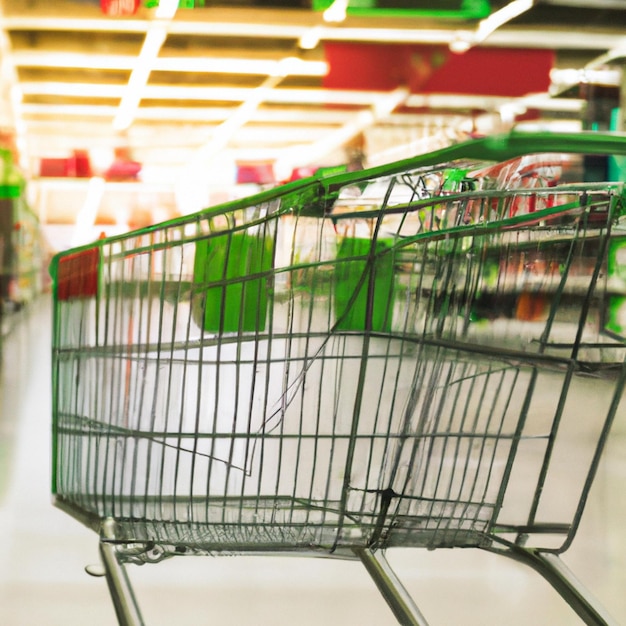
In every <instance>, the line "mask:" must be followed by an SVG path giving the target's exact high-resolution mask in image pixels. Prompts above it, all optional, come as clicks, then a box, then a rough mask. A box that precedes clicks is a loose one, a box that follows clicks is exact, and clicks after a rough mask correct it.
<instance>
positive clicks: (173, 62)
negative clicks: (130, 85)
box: [12, 50, 328, 76]
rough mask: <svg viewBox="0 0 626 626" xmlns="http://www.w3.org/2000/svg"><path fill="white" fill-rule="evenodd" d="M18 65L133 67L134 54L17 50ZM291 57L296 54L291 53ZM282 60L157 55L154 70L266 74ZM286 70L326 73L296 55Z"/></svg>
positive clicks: (322, 66) (320, 65)
mask: <svg viewBox="0 0 626 626" xmlns="http://www.w3.org/2000/svg"><path fill="white" fill-rule="evenodd" d="M12 58H13V63H14V64H15V65H16V66H17V67H50V68H52V67H54V68H89V69H123V70H132V69H133V68H134V67H135V65H136V63H137V57H136V56H133V55H130V54H127V55H123V54H82V53H66V52H53V51H45V50H42V51H35V50H20V51H18V52H15V53H14V54H13V55H12ZM291 58H292V59H293V58H295V57H291ZM280 63H282V61H281V60H279V61H276V60H275V59H240V58H223V57H165V58H159V57H157V58H156V59H155V60H154V63H153V65H152V69H153V70H159V71H164V72H211V73H214V74H258V75H259V76H269V75H270V74H275V73H276V72H277V66H278V65H279V64H280ZM289 73H290V74H291V75H294V76H325V75H326V74H327V73H328V63H327V62H326V61H306V60H304V59H297V63H293V62H290V65H289Z"/></svg>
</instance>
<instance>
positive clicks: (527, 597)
mask: <svg viewBox="0 0 626 626" xmlns="http://www.w3.org/2000/svg"><path fill="white" fill-rule="evenodd" d="M49 346H50V306H49V302H48V300H47V299H46V298H43V299H42V300H41V301H39V302H38V303H36V304H35V305H33V307H32V308H31V309H30V310H29V311H28V312H27V313H24V314H21V317H20V319H19V322H18V323H17V324H16V326H15V327H14V328H13V330H12V332H11V333H10V335H9V337H8V338H7V339H6V340H5V344H4V351H3V358H2V368H1V380H0V624H2V625H3V626H5V625H6V626H35V625H36V626H73V625H81V626H84V625H85V624H89V625H90V626H104V625H112V624H114V623H115V617H114V613H113V609H112V606H111V603H110V600H109V597H108V592H107V589H106V584H105V582H104V580H103V579H99V578H91V577H89V576H88V575H87V574H86V573H85V572H84V569H83V568H84V566H85V565H88V564H91V563H96V562H97V560H98V557H97V537H96V535H95V534H94V533H92V532H91V531H89V530H87V529H85V528H83V527H82V526H81V525H80V524H79V523H78V522H76V521H74V520H73V519H71V518H70V517H68V516H67V515H65V514H63V513H61V512H60V511H58V510H56V509H55V508H54V507H53V506H52V504H51V498H50V494H49V484H50V471H49V466H50V454H49V448H50V411H51V396H50V359H49ZM622 404H623V405H626V403H622ZM583 410H584V409H583ZM589 417H590V416H589V415H588V414H581V420H584V419H589ZM625 485H626V406H622V407H620V413H619V415H618V419H617V423H616V424H615V427H614V430H613V433H612V438H611V440H610V444H609V446H608V450H607V453H606V454H605V457H604V461H603V463H602V465H601V468H600V472H599V475H598V477H597V480H596V483H595V485H594V488H593V490H592V492H591V496H590V499H589V503H588V508H587V511H586V514H585V516H584V517H583V522H582V526H581V528H580V531H579V533H578V536H577V537H576V539H575V541H574V545H573V547H572V548H571V550H570V551H568V552H567V553H566V555H565V557H564V560H565V561H566V563H567V564H568V565H569V566H570V567H572V569H574V570H575V571H576V572H577V574H578V575H579V577H580V579H581V580H582V581H583V582H584V583H585V584H586V585H587V586H588V587H589V588H591V589H592V590H593V592H594V593H595V595H596V596H598V597H599V598H600V599H601V600H602V601H603V602H604V604H605V606H606V607H607V609H608V610H609V611H610V613H611V614H612V615H613V616H614V618H615V619H616V621H617V622H618V623H624V624H626V593H624V589H626V532H625V530H624V519H626V489H625V488H624V487H625ZM565 488H566V486H565V485H564V489H565ZM388 556H389V559H390V561H391V563H392V564H393V565H394V566H395V567H396V570H397V571H398V573H399V574H400V576H401V578H402V579H403V580H404V582H405V583H406V586H407V588H408V589H409V591H410V592H411V594H412V595H413V597H414V599H415V600H416V601H417V602H418V604H419V605H420V606H421V608H422V610H423V612H424V614H425V615H426V616H427V617H428V618H429V619H430V620H431V622H432V624H433V626H437V625H442V626H456V625H462V626H474V625H475V626H479V625H480V626H496V625H501V624H506V625H507V626H516V625H520V626H521V625H524V626H527V625H528V624H550V625H554V624H559V625H562V624H572V625H574V624H579V623H580V622H579V621H578V619H577V618H576V616H575V615H574V614H573V613H572V612H571V610H570V609H569V608H568V607H567V606H566V605H564V603H563V602H562V600H561V599H560V598H559V597H558V596H557V595H556V593H554V592H553V591H552V590H551V588H550V587H549V586H548V585H547V583H545V582H544V581H543V580H542V579H541V578H539V577H538V576H537V575H536V574H534V573H533V572H532V571H530V570H527V569H526V568H524V566H522V565H518V564H517V563H513V562H510V561H508V560H505V559H503V558H502V557H500V558H498V557H496V556H493V555H490V554H488V553H483V552H479V551H476V550H451V551H450V550H446V551H443V550H441V551H435V552H427V551H424V550H400V551H397V552H391V551H390V552H389V555H388ZM130 574H131V578H132V580H133V582H134V583H135V587H136V592H137V596H138V599H139V602H140V604H141V606H142V609H143V611H144V617H145V618H146V622H147V624H148V625H149V626H160V625H166V624H168V625H169V624H172V623H176V624H180V625H181V626H183V625H185V624H193V625H194V626H198V625H204V624H206V625H207V626H208V625H219V626H228V625H233V626H234V625H237V626H240V625H245V624H250V625H251V626H252V625H253V626H288V625H289V626H293V625H295V624H297V625H298V626H307V625H313V624H325V625H327V626H331V625H335V624H337V625H342V626H344V625H345V626H349V625H351V624H354V625H355V626H356V625H358V626H381V625H386V624H389V625H392V624H394V620H393V618H392V617H391V614H390V612H389V610H388V609H387V607H386V605H385V603H384V601H383V600H382V599H381V597H380V596H379V594H378V592H377V591H376V589H375V588H374V585H373V583H372V582H371V581H370V579H369V578H368V576H367V574H366V573H365V572H364V570H363V568H362V567H361V566H360V565H359V564H358V563H353V562H344V561H331V560H322V559H305V558H302V559H300V558H284V557H283V558H277V557H233V558H194V557H188V558H182V557H181V558H178V559H171V560H169V561H166V562H163V563H160V564H158V565H147V566H143V567H136V566H131V567H130Z"/></svg>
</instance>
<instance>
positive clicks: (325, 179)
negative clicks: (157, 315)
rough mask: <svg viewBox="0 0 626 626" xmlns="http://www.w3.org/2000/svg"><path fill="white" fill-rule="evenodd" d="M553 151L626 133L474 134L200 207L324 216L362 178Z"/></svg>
mask: <svg viewBox="0 0 626 626" xmlns="http://www.w3.org/2000/svg"><path fill="white" fill-rule="evenodd" d="M549 152H552V153H561V154H588V155H608V156H626V134H616V133H598V132H595V131H594V132H591V131H589V132H571V133H549V132H519V131H514V132H511V133H506V134H498V135H492V136H488V137H484V138H480V139H470V140H468V141H465V142H462V143H459V144H455V145H452V146H448V147H445V148H442V149H440V150H436V151H434V152H428V153H426V154H420V155H417V156H414V157H410V158H408V159H403V160H401V161H395V162H393V163H389V164H385V165H380V166H377V167H372V168H368V169H365V170H359V171H356V172H344V173H339V174H328V173H318V174H314V175H313V176H310V177H308V178H303V179H301V180H297V181H293V182H290V183H285V184H283V185H279V186H276V187H273V188H271V189H267V190H265V191H261V192H259V193H257V194H254V195H251V196H246V197H243V198H240V199H237V200H232V201H229V202H226V203H224V204H220V205H216V206H214V207H211V208H208V209H204V210H203V211H201V212H204V213H205V214H206V215H207V216H209V215H221V214H224V213H228V212H230V211H236V210H238V209H243V208H246V207H250V206H255V205H258V204H262V203H265V202H270V201H272V200H276V199H278V198H288V199H289V200H288V201H286V202H284V203H282V205H283V208H284V209H287V210H289V207H298V211H299V212H300V213H302V214H306V215H311V216H319V217H322V216H323V215H324V214H325V213H326V211H328V210H329V209H330V208H332V205H333V204H334V201H335V200H336V198H337V195H338V193H339V190H340V189H341V188H342V187H345V186H346V185H350V184H355V183H359V182H362V181H365V180H368V179H371V178H376V177H382V176H391V175H393V174H397V173H400V172H407V171H411V170H415V169H419V168H422V167H428V166H431V165H438V164H441V165H444V164H446V163H451V162H453V161H456V160H463V159H467V160H471V159H474V160H479V161H491V162H498V161H507V160H510V159H513V158H516V157H519V156H523V155H525V154H539V153H549ZM190 219H193V218H191V216H183V217H178V218H175V219H173V220H170V221H169V222H164V223H161V224H155V225H153V226H148V227H146V228H144V229H142V230H140V231H134V232H132V233H126V234H122V235H116V236H114V237H111V238H109V239H108V241H110V240H112V239H124V238H126V237H129V236H134V235H137V234H144V233H149V232H151V231H153V230H160V229H161V228H163V227H164V226H166V225H170V224H171V225H174V224H183V223H186V222H188V221H189V220H190ZM106 241H107V239H103V240H100V241H97V242H93V243H90V244H87V245H85V246H81V248H76V250H78V249H82V248H93V247H98V246H100V245H102V244H103V243H104V242H106ZM68 252H69V251H68ZM66 253H67V252H62V253H60V254H59V255H58V256H63V255H64V254H66ZM54 266H55V264H54V263H53V265H52V272H53V274H54Z"/></svg>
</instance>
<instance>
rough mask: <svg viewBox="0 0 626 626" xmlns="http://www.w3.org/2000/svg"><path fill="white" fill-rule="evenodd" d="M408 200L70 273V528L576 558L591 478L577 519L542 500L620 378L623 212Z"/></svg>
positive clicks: (200, 228) (206, 237) (110, 254)
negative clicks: (562, 544) (596, 403)
mask: <svg viewBox="0 0 626 626" xmlns="http://www.w3.org/2000/svg"><path fill="white" fill-rule="evenodd" d="M423 178H424V174H423V172H418V173H416V174H415V175H410V174H406V175H403V176H400V177H398V176H392V177H387V178H380V177H379V178H377V179H375V180H372V181H371V184H373V185H377V186H379V187H380V186H381V185H382V186H383V188H384V190H385V192H384V194H383V195H384V200H383V202H382V204H381V203H380V202H379V204H378V206H376V207H375V209H371V210H370V209H369V208H368V206H367V203H366V202H365V201H364V200H365V198H364V194H365V192H366V191H367V185H361V186H360V187H358V188H357V189H354V188H347V187H346V188H345V189H343V190H342V192H341V193H339V194H338V195H337V197H336V198H335V203H334V206H333V208H332V211H328V212H327V213H325V214H322V213H320V214H319V215H317V216H313V215H309V214H308V212H307V211H303V210H301V208H300V207H298V206H294V205H293V204H292V202H293V198H289V197H281V196H277V197H276V198H274V199H273V200H272V201H268V202H265V203H260V204H256V205H251V206H246V207H239V208H236V209H232V210H231V209H227V210H225V211H221V212H220V211H213V212H206V213H201V214H198V215H196V216H193V217H191V218H185V219H182V220H178V221H175V222H172V223H169V224H165V225H163V226H162V227H158V228H152V229H148V230H145V231H139V232H138V233H134V234H131V235H129V236H127V237H121V238H116V239H111V240H104V241H102V242H99V243H97V244H96V245H94V247H92V248H87V249H83V250H79V251H75V252H71V253H69V254H66V255H62V256H61V257H60V258H59V259H58V260H57V268H56V294H55V295H56V298H55V345H54V376H55V450H54V458H55V492H56V498H57V502H58V503H59V505H60V506H64V507H66V508H68V509H69V510H71V512H73V514H75V515H76V516H77V517H79V518H81V519H83V520H84V521H86V522H87V523H90V524H92V525H93V526H94V527H96V526H97V524H98V521H99V520H101V519H102V518H106V517H112V518H114V519H116V520H118V521H119V523H120V528H121V529H122V532H123V536H124V537H125V539H126V540H127V541H128V542H133V541H137V542H149V543H150V544H151V545H154V544H156V546H157V550H163V551H165V552H166V553H170V552H171V553H178V552H184V551H194V550H197V551H216V552H218V551H219V552H228V551H232V552H243V551H254V550H302V551H318V550H321V551H325V552H331V553H335V554H341V553H342V552H343V551H344V549H345V550H349V549H350V548H351V547H354V546H365V545H369V546H376V547H385V546H390V545H416V546H429V547H438V546H457V545H484V544H485V543H488V542H489V541H491V538H492V537H493V534H494V533H500V532H502V533H504V532H513V533H516V532H517V533H521V532H524V533H526V534H533V533H535V532H536V533H538V532H539V531H541V532H542V533H543V532H549V533H556V534H558V535H559V536H563V535H567V533H568V532H569V529H570V528H571V525H572V519H573V518H574V517H575V515H576V510H575V509H576V504H577V502H578V500H580V497H582V495H583V490H584V476H582V477H581V481H582V482H581V484H580V485H579V486H578V490H576V488H575V487H573V489H572V497H573V498H575V500H576V501H575V503H574V510H573V512H572V511H568V513H567V515H568V517H567V519H563V518H561V517H559V518H558V519H554V520H552V519H550V520H548V523H544V522H543V521H542V520H539V517H538V516H539V515H540V514H541V504H542V501H541V498H540V494H541V493H543V492H544V491H547V485H548V483H549V479H550V476H551V472H552V470H551V467H552V460H553V448H554V446H553V443H554V441H555V438H556V435H557V432H558V429H559V427H560V425H561V424H562V423H563V422H566V421H567V417H568V411H567V402H566V398H567V396H568V392H569V389H570V387H571V384H572V382H571V381H572V379H573V375H574V374H575V373H576V372H577V371H579V370H580V369H581V368H582V367H583V365H584V361H585V360H586V359H589V360H590V361H597V360H598V359H597V355H598V354H600V355H601V357H602V360H603V361H604V362H606V363H612V362H614V361H615V362H617V361H619V360H620V359H623V354H622V353H621V350H622V343H621V342H620V341H618V340H616V339H613V338H611V336H609V335H607V334H606V333H603V332H602V331H603V330H604V329H605V327H606V320H607V315H606V311H607V307H608V306H609V304H610V303H609V301H608V298H609V295H607V294H608V293H609V290H608V288H607V280H608V272H607V268H608V264H609V260H608V259H609V258H610V255H609V253H608V247H609V244H610V243H611V242H614V241H617V239H615V233H616V232H617V231H616V228H617V227H616V226H615V225H614V223H615V222H616V219H615V218H614V216H617V214H618V208H619V207H618V205H619V203H620V202H621V196H620V194H619V193H618V192H616V191H611V190H606V189H598V190H593V189H592V190H585V191H581V190H580V189H578V188H564V189H553V188H538V189H533V190H532V191H531V192H528V193H527V195H525V196H523V195H520V194H519V193H511V192H506V191H499V190H495V191H483V190H479V189H478V190H473V191H470V192H463V193H449V194H446V195H442V194H439V195H438V196H437V197H433V194H427V193H423V191H421V190H422V188H423V187H424V185H423V183H422V182H420V181H423ZM529 198H530V199H531V202H532V211H530V210H528V207H526V209H525V210H519V207H520V203H523V202H525V203H526V204H528V202H529ZM352 201H357V202H361V205H360V208H359V210H358V211H356V210H355V209H354V207H353V206H351V202H352ZM617 287H618V288H617V289H616V292H615V293H616V294H617V296H616V297H622V295H623V289H622V288H621V284H620V285H618V286H617ZM609 317H610V316H609ZM542 387H549V388H550V389H551V391H552V393H553V396H552V397H554V398H556V400H555V401H554V403H553V404H552V405H550V406H543V404H542V405H539V404H538V403H537V402H536V401H535V399H534V392H535V390H536V389H537V388H542ZM609 387H610V383H609ZM597 421H598V424H599V426H598V427H600V426H601V423H602V421H603V419H602V416H601V415H600V416H598V419H597ZM529 446H530V448H531V453H530V455H529V453H528V452H527V448H528V447H529ZM520 455H521V456H524V455H525V457H524V458H525V461H527V460H528V458H531V460H532V463H533V467H536V468H537V469H536V472H535V475H534V476H533V478H532V481H531V482H532V483H533V486H532V487H531V488H529V481H528V480H525V479H524V478H523V477H522V478H521V479H520V477H519V476H518V474H517V465H516V460H517V459H518V457H520ZM518 493H521V495H523V496H524V497H523V498H519V497H517V495H518ZM563 510H564V509H563ZM503 520H504V521H503ZM146 558H148V557H146ZM150 558H152V557H150Z"/></svg>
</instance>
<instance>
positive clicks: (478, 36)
mask: <svg viewBox="0 0 626 626" xmlns="http://www.w3.org/2000/svg"><path fill="white" fill-rule="evenodd" d="M534 4H535V0H512V2H509V3H508V4H506V5H505V6H503V7H502V8H501V9H498V10H497V11H494V12H493V13H492V14H491V15H489V17H486V18H485V19H484V20H481V21H480V22H479V23H478V27H477V28H476V30H475V31H466V32H462V33H457V35H456V36H455V37H454V38H453V39H452V42H451V43H450V50H451V51H452V52H467V50H469V49H470V48H471V47H472V46H475V45H476V44H479V43H481V42H483V41H485V39H487V37H489V35H491V34H492V33H494V32H495V31H496V30H497V29H498V28H500V26H503V25H504V24H506V23H507V22H510V21H511V20H512V19H514V18H516V17H517V16H518V15H521V14H522V13H525V12H526V11H528V10H529V9H531V8H532V7H533V5H534Z"/></svg>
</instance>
